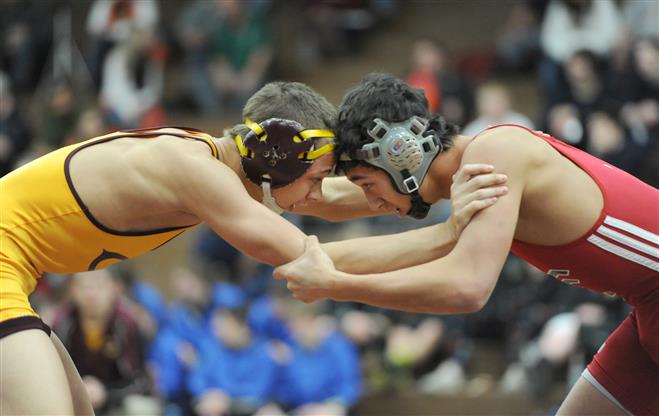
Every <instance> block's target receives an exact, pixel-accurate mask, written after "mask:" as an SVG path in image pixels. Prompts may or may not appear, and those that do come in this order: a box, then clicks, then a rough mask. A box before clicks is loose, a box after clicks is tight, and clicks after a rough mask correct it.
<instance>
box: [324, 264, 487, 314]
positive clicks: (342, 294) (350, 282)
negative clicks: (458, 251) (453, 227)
mask: <svg viewBox="0 0 659 416" xmlns="http://www.w3.org/2000/svg"><path fill="white" fill-rule="evenodd" d="M449 257H450V256H449ZM470 267H471V266H470V265H469V264H464V265H458V264H456V262H455V261H453V260H451V259H449V258H448V257H447V258H444V259H439V260H435V261H433V262H429V263H425V264H422V265H418V266H413V267H409V268H405V269H401V270H395V271H391V272H386V273H372V274H349V273H345V272H342V271H338V270H337V271H334V272H333V273H332V274H331V276H328V279H329V281H330V282H331V284H330V286H331V289H330V290H329V292H328V293H327V297H328V298H331V299H334V300H337V301H350V302H360V303H365V304H369V305H373V306H378V307H381V308H387V309H398V310H402V311H407V312H420V313H433V314H454V313H469V312H474V311H477V310H479V309H480V308H481V307H482V306H483V299H484V298H483V293H484V292H483V290H488V289H487V287H486V286H485V285H483V284H482V282H479V277H478V276H477V275H476V274H473V273H470V271H469V269H470ZM486 298H487V297H485V299H486Z"/></svg>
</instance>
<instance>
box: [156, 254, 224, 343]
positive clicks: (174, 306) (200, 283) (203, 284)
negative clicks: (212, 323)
mask: <svg viewBox="0 0 659 416" xmlns="http://www.w3.org/2000/svg"><path fill="white" fill-rule="evenodd" d="M171 284H172V293H173V295H174V297H173V299H172V301H171V303H170V307H169V312H168V314H167V318H166V319H167V328H169V329H170V330H171V331H173V332H174V333H175V334H177V335H178V336H179V337H181V338H182V339H184V340H185V341H187V342H189V343H190V344H191V345H193V346H194V348H195V349H199V348H201V346H202V345H203V343H204V342H205V339H206V338H207V337H208V331H207V325H208V322H209V320H210V319H211V317H212V314H213V303H212V298H211V290H210V285H209V283H208V282H207V281H206V280H205V279H204V278H203V277H202V276H201V275H200V273H197V272H196V271H195V270H193V269H192V268H191V267H179V268H176V269H174V270H173V271H172V274H171Z"/></svg>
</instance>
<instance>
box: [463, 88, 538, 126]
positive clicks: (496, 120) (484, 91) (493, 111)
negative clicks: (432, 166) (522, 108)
mask: <svg viewBox="0 0 659 416" xmlns="http://www.w3.org/2000/svg"><path fill="white" fill-rule="evenodd" d="M476 108H477V111H478V117H477V118H476V119H475V120H473V121H472V122H470V123H469V124H467V125H466V126H465V128H464V129H462V134H465V135H467V136H473V135H476V134H478V133H479V132H481V131H483V130H485V129H486V128H488V127H489V126H493V125H495V124H520V125H522V126H524V127H528V128H530V129H533V128H534V125H533V122H532V121H531V120H530V119H529V118H528V117H526V116H525V115H523V114H521V113H518V112H517V111H515V110H513V108H512V103H511V97H510V92H509V91H508V89H507V88H506V87H505V86H504V85H503V84H500V83H498V82H487V83H485V84H483V85H481V86H480V87H479V88H478V89H477V91H476Z"/></svg>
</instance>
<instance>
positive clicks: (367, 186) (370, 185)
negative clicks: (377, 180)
mask: <svg viewBox="0 0 659 416" xmlns="http://www.w3.org/2000/svg"><path fill="white" fill-rule="evenodd" d="M372 186H373V184H372V183H363V184H362V189H363V190H365V191H368V190H369V189H371V187H372Z"/></svg>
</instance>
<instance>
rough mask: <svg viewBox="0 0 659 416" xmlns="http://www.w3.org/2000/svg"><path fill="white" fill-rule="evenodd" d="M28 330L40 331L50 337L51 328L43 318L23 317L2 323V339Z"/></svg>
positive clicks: (0, 333)
mask: <svg viewBox="0 0 659 416" xmlns="http://www.w3.org/2000/svg"><path fill="white" fill-rule="evenodd" d="M28 329H40V330H42V331H44V332H45V333H46V334H47V335H48V336H50V327H49V326H48V325H46V324H45V323H44V322H43V321H42V320H41V318H39V317H38V316H21V317H18V318H12V319H7V320H6V321H2V322H0V339H2V338H4V337H6V336H9V335H11V334H13V333H15V332H20V331H26V330H28Z"/></svg>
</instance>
